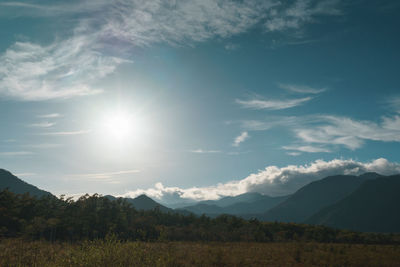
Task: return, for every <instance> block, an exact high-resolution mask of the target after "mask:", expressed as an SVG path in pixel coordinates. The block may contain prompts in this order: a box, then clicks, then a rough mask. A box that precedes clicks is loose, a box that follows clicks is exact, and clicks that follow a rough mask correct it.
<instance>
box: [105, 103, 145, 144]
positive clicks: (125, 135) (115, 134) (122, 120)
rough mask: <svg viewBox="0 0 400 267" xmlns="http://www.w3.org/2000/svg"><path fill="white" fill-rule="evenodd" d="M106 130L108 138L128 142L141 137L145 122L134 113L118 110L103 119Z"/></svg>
mask: <svg viewBox="0 0 400 267" xmlns="http://www.w3.org/2000/svg"><path fill="white" fill-rule="evenodd" d="M103 123H104V124H103V125H104V128H105V129H104V131H105V134H106V136H107V138H108V139H111V141H114V142H115V141H116V142H124V143H125V142H128V141H133V140H134V139H138V138H139V139H140V138H141V136H140V135H141V133H142V132H143V130H144V129H143V128H144V125H143V122H142V120H141V119H140V118H138V117H137V116H134V115H133V114H131V113H129V112H126V111H122V110H118V111H117V112H113V113H109V114H108V115H107V116H105V119H104V121H103Z"/></svg>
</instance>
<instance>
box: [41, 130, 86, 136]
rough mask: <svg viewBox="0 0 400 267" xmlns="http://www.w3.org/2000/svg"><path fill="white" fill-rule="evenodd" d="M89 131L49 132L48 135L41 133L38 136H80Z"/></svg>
mask: <svg viewBox="0 0 400 267" xmlns="http://www.w3.org/2000/svg"><path fill="white" fill-rule="evenodd" d="M90 132H91V131H90V130H79V131H65V132H49V133H41V134H40V135H54V136H64V135H81V134H88V133H90Z"/></svg>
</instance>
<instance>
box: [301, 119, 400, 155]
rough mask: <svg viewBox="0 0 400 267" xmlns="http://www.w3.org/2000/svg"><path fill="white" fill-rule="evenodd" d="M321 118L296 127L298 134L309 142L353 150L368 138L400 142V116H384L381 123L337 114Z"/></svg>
mask: <svg viewBox="0 0 400 267" xmlns="http://www.w3.org/2000/svg"><path fill="white" fill-rule="evenodd" d="M319 119H320V120H321V122H320V124H318V125H308V126H307V128H299V129H296V130H295V132H296V135H297V136H298V137H299V138H300V139H301V140H303V141H304V142H307V143H317V144H328V145H332V144H336V145H343V146H345V147H347V148H349V149H352V150H354V149H357V148H360V147H361V146H362V145H363V143H364V141H366V140H373V141H383V142H400V116H394V117H383V118H382V121H381V123H379V124H378V123H375V122H371V121H357V120H353V119H351V118H347V117H337V116H320V117H319Z"/></svg>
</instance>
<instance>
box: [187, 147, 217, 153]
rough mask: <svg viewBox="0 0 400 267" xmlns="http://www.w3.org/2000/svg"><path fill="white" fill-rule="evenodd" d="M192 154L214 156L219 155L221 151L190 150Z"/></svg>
mask: <svg viewBox="0 0 400 267" xmlns="http://www.w3.org/2000/svg"><path fill="white" fill-rule="evenodd" d="M190 152H192V153H197V154H210V153H211V154H214V153H221V150H204V149H201V148H199V149H194V150H190Z"/></svg>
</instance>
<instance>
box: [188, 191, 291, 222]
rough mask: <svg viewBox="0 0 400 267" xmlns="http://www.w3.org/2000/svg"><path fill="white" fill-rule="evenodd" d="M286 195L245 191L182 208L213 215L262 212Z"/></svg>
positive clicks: (283, 198)
mask: <svg viewBox="0 0 400 267" xmlns="http://www.w3.org/2000/svg"><path fill="white" fill-rule="evenodd" d="M287 198H288V196H282V197H270V196H265V195H261V194H259V193H246V194H242V195H238V196H236V197H225V198H222V199H220V200H214V201H213V200H208V201H202V202H200V203H198V204H196V205H192V206H187V207H184V208H182V209H183V210H187V211H190V212H193V213H195V214H198V215H201V214H206V215H209V216H211V217H215V216H217V215H220V214H232V215H239V216H242V215H246V214H247V215H248V214H259V213H264V212H266V211H267V210H269V209H271V208H272V207H275V206H276V205H278V204H279V203H281V202H282V201H284V200H285V199H287Z"/></svg>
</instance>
